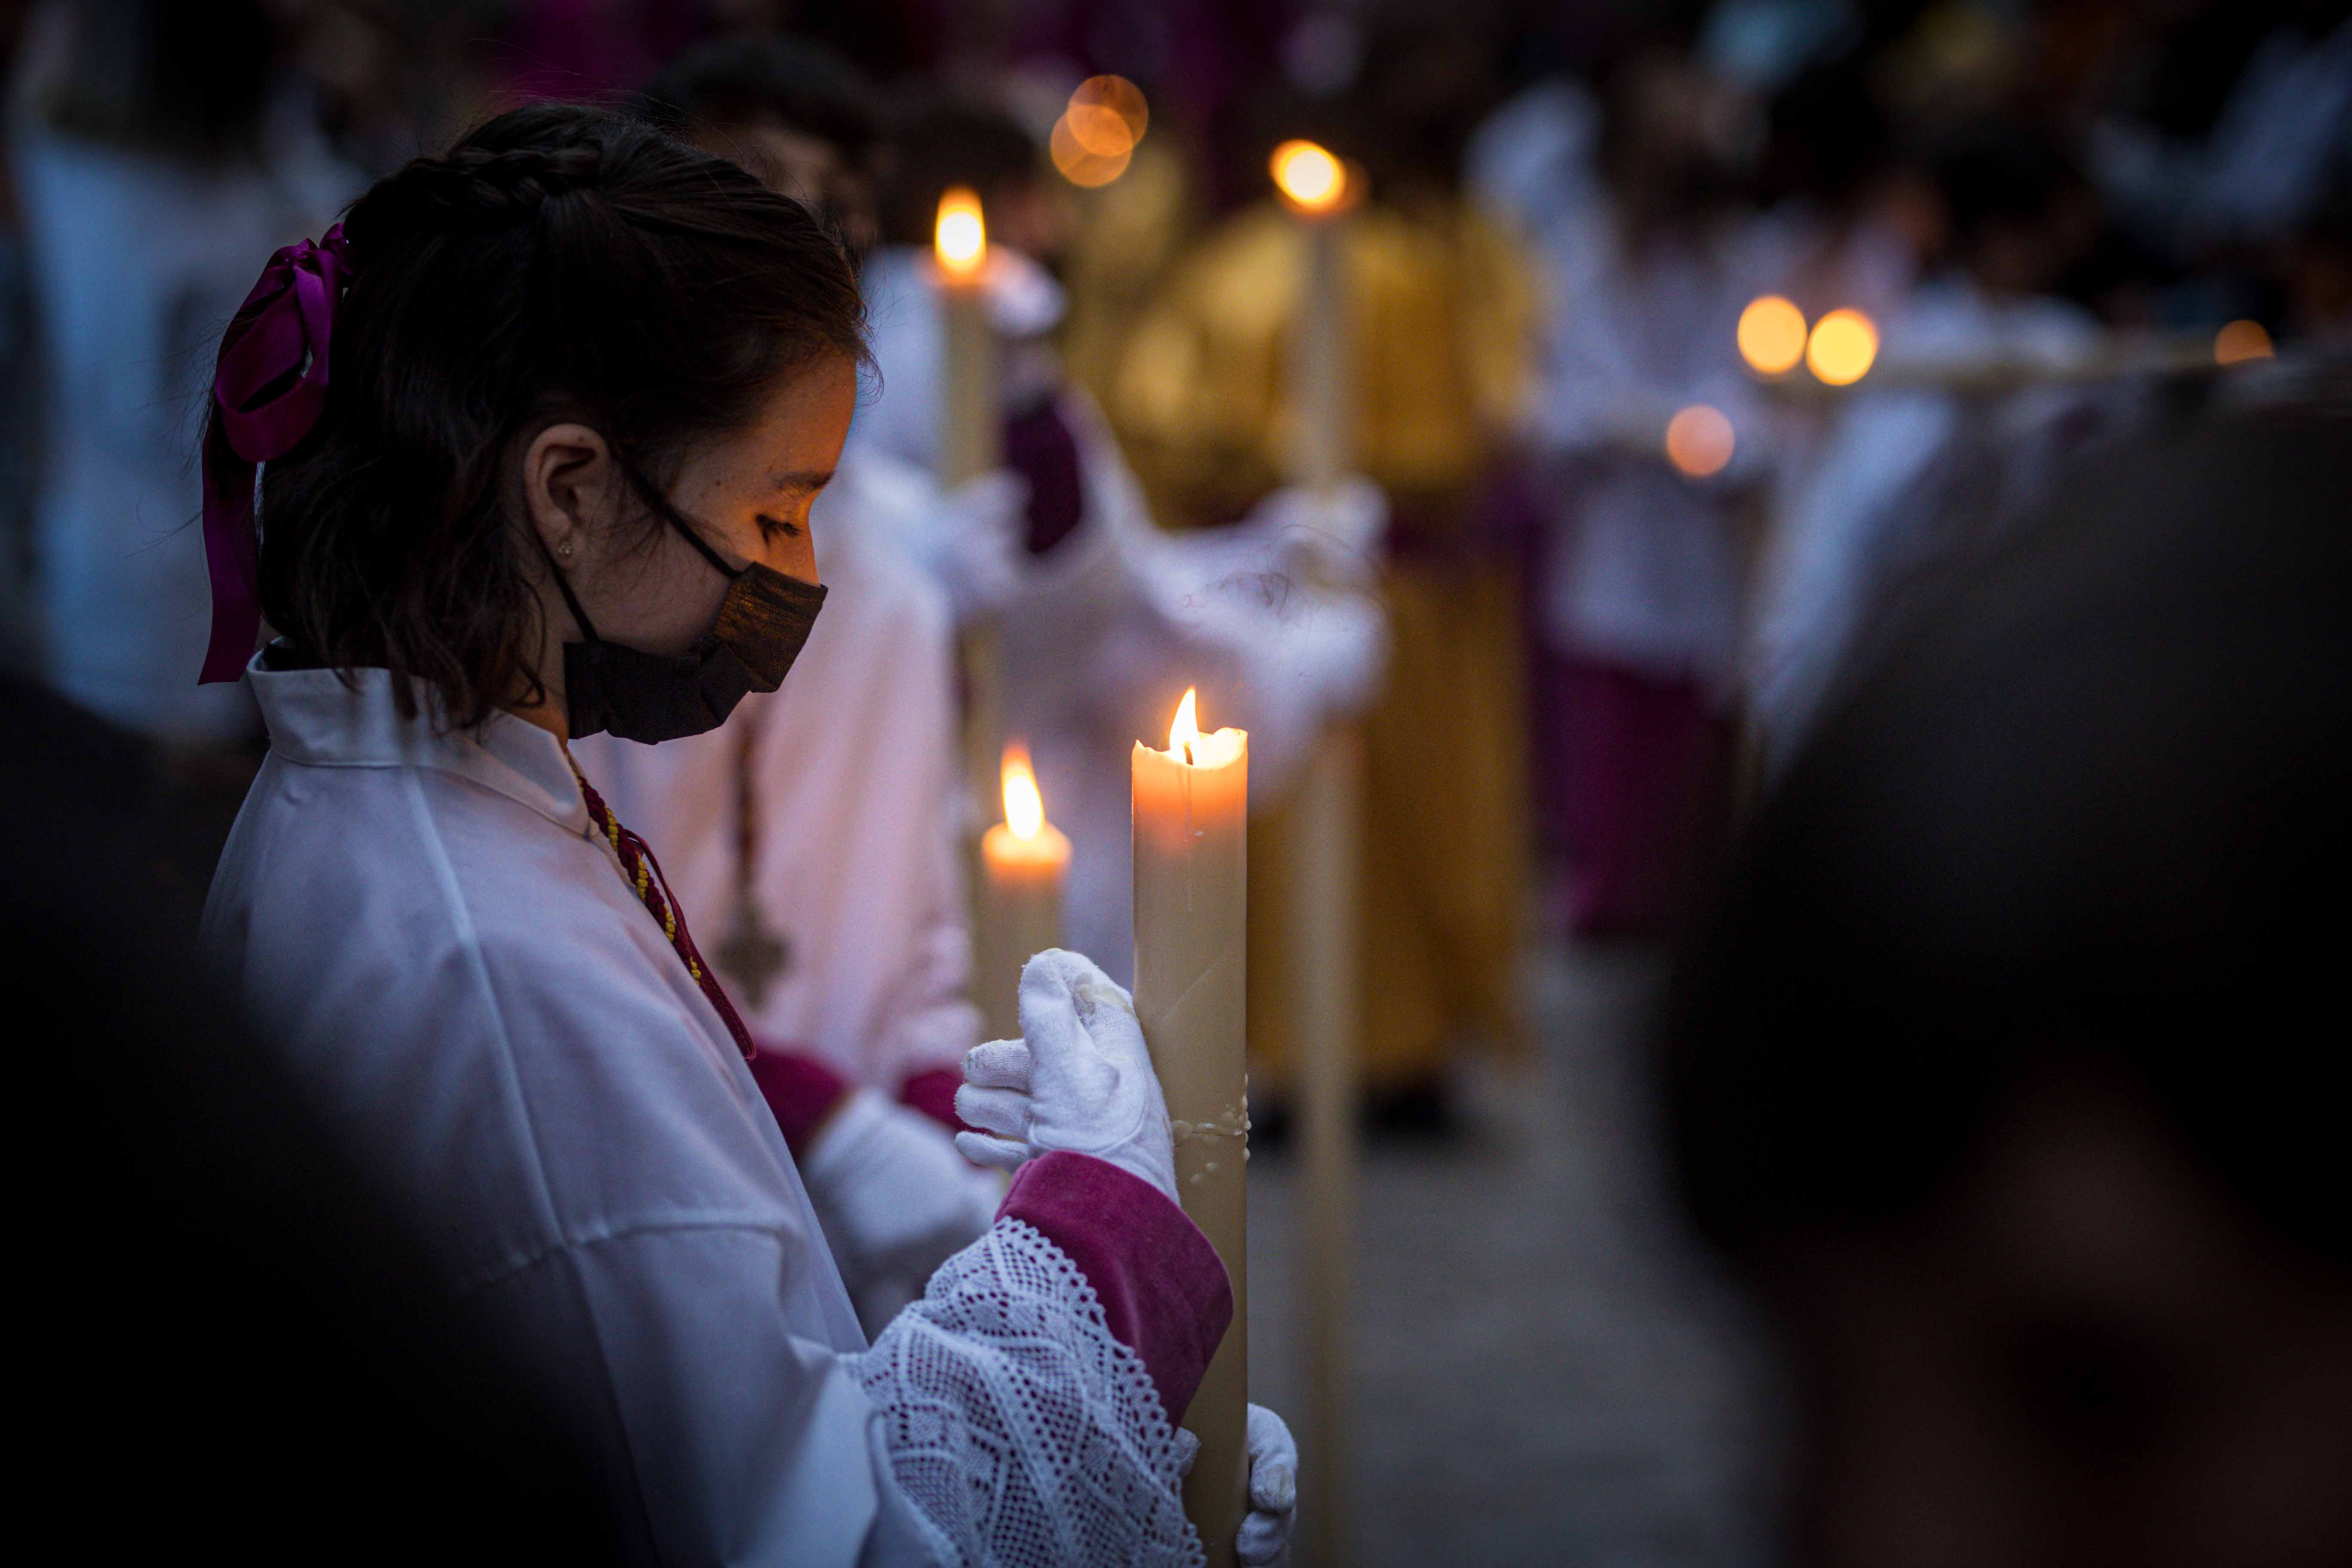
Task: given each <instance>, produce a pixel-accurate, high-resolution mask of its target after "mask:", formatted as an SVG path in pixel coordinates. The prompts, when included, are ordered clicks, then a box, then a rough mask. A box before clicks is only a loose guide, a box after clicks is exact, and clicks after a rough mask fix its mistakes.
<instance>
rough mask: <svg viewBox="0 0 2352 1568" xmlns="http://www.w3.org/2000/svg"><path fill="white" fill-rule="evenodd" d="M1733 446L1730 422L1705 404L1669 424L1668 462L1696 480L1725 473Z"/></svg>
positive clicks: (1684, 411) (1667, 439)
mask: <svg viewBox="0 0 2352 1568" xmlns="http://www.w3.org/2000/svg"><path fill="white" fill-rule="evenodd" d="M1734 444H1735V437H1733V435H1732V430H1731V421H1730V420H1729V419H1727V418H1725V417H1724V415H1723V410H1721V409H1719V408H1710V407H1708V406H1707V405H1706V404H1704V403H1694V404H1692V405H1690V406H1689V407H1688V408H1685V409H1684V410H1682V411H1681V412H1680V413H1678V414H1676V415H1675V416H1674V418H1673V419H1671V420H1669V421H1668V422H1667V424H1666V461H1668V462H1670V463H1672V464H1673V465H1674V466H1675V468H1678V469H1680V470H1681V471H1682V472H1683V473H1685V474H1686V475H1688V476H1689V477H1690V478H1692V479H1706V477H1707V476H1708V475H1709V474H1716V473H1720V472H1722V471H1723V466H1724V465H1725V464H1726V463H1728V462H1729V461H1731V449H1732V447H1733V446H1734Z"/></svg>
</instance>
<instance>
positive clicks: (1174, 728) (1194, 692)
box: [1168, 686, 1201, 760]
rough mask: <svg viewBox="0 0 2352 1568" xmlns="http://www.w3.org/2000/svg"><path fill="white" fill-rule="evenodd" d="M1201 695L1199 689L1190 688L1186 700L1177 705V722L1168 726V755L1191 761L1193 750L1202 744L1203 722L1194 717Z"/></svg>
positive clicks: (1186, 691)
mask: <svg viewBox="0 0 2352 1568" xmlns="http://www.w3.org/2000/svg"><path fill="white" fill-rule="evenodd" d="M1200 695H1201V689H1200V688H1199V687H1197V686H1188V687H1186V688H1185V689H1184V700H1183V701H1181V702H1179V703H1178V704H1176V722H1174V723H1173V724H1171V725H1169V726H1168V754H1169V755H1170V756H1171V757H1183V758H1186V759H1188V760H1189V759H1190V758H1191V756H1192V748H1193V747H1194V746H1196V745H1198V744H1199V743H1200V741H1201V721H1200V720H1199V719H1198V718H1196V717H1195V716H1194V714H1195V712H1196V711H1197V710H1196V709H1195V708H1194V706H1193V705H1194V703H1195V702H1196V701H1197V700H1199V698H1200Z"/></svg>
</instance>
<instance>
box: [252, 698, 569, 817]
mask: <svg viewBox="0 0 2352 1568" xmlns="http://www.w3.org/2000/svg"><path fill="white" fill-rule="evenodd" d="M346 676H348V677H349V679H350V684H349V685H346V684H344V678H345V677H346ZM245 679H246V681H247V684H248V685H249V686H250V687H251V689H252V691H253V696H254V700H256V701H257V702H258V703H260V704H261V717H262V720H263V721H264V722H265V723H267V724H268V726H269V749H270V751H271V752H274V753H275V754H276V755H278V756H279V757H282V758H284V759H285V760H286V761H287V762H289V763H295V764H296V765H298V766H301V767H310V768H401V767H415V768H437V769H439V770H440V771H441V772H443V773H455V774H457V776H458V777H460V778H463V779H469V780H471V781H472V782H473V783H475V784H480V785H481V786H482V787H483V788H485V789H488V790H493V791H496V792H497V793H498V794H499V795H505V796H506V797H507V798H508V799H509V800H513V801H517V802H519V803H520V804H521V805H527V806H529V807H530V809H531V810H533V811H535V812H538V813H539V814H540V815H541V816H544V817H546V818H548V819H549V820H550V821H551V822H554V823H556V824H557V825H558V826H562V827H563V828H565V829H566V830H568V831H570V832H572V833H578V834H583V835H584V834H586V833H587V832H588V830H589V828H588V803H587V801H586V800H585V799H583V797H582V795H581V794H580V784H579V781H578V780H577V779H576V778H575V777H574V776H573V774H572V759H571V756H570V754H569V753H568V752H565V751H564V749H563V742H561V741H559V740H557V739H556V738H555V737H554V735H552V734H551V733H550V732H549V731H545V730H542V729H541V728H540V727H539V726H538V725H536V724H533V723H530V721H526V720H522V719H518V718H516V717H515V716H514V715H513V714H511V713H493V714H491V715H490V720H489V722H488V723H487V724H484V725H483V726H482V727H481V730H480V731H478V732H477V731H471V730H454V729H448V728H446V727H445V726H444V725H443V723H442V721H441V704H440V702H439V700H438V694H437V693H436V691H435V690H434V689H433V688H431V687H429V686H426V685H424V684H423V683H419V684H418V686H417V688H416V689H417V693H418V697H419V700H418V702H417V704H416V712H415V715H414V716H412V717H409V718H403V717H402V716H401V712H400V709H399V706H398V705H397V704H396V703H395V702H394V700H393V689H392V671H390V670H388V669H353V670H348V671H344V672H342V673H341V674H338V673H337V672H336V671H334V670H331V669H284V670H273V669H267V668H263V666H262V661H261V658H260V657H259V656H256V657H255V658H254V661H253V662H252V663H251V664H250V665H248V666H247V667H246V674H245Z"/></svg>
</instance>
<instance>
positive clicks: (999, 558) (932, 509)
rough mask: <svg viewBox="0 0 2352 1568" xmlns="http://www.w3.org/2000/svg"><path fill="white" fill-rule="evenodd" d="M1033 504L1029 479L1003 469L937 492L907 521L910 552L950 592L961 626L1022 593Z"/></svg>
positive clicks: (904, 533) (904, 536)
mask: <svg viewBox="0 0 2352 1568" xmlns="http://www.w3.org/2000/svg"><path fill="white" fill-rule="evenodd" d="M1028 505H1029V483H1028V481H1027V480H1025V479H1023V478H1022V477H1021V476H1020V475H1018V474H1015V473H1013V472H1012V471H1010V470H1009V469H1003V468H999V469H997V470H996V471H994V472H992V473H986V474H982V475H981V476H980V477H979V478H978V479H970V480H967V481H965V482H964V483H963V484H961V485H959V486H957V487H956V488H955V489H951V490H945V491H940V490H934V491H933V492H932V493H931V497H930V499H929V503H928V504H927V505H925V506H924V507H923V508H922V509H921V510H920V511H919V512H918V513H916V514H914V515H913V516H911V517H909V518H908V520H907V521H906V523H905V525H904V528H903V531H902V533H901V538H902V540H903V542H905V544H906V546H907V549H908V553H909V554H911V555H913V556H914V557H915V559H916V561H917V562H918V563H919V564H920V565H921V566H922V568H923V570H924V571H925V572H927V573H929V574H930V576H931V577H932V578H933V579H934V580H936V581H937V582H938V583H939V584H940V586H941V587H942V588H944V589H946V590H947V595H948V600H949V603H950V605H952V606H953V608H954V611H955V617H956V620H957V622H958V624H960V625H961V624H962V623H964V622H967V621H970V620H971V619H973V618H974V617H976V616H982V615H986V614H987V613H988V612H989V611H991V610H994V609H997V608H999V607H1000V606H1002V605H1004V604H1006V603H1007V602H1008V601H1010V600H1011V599H1012V597H1013V595H1014V594H1015V593H1016V592H1018V591H1019V589H1020V586H1021V561H1022V555H1023V550H1022V542H1021V541H1022V535H1023V530H1024V526H1025V524H1024V521H1023V520H1024V515H1025V513H1026V510H1027V508H1028Z"/></svg>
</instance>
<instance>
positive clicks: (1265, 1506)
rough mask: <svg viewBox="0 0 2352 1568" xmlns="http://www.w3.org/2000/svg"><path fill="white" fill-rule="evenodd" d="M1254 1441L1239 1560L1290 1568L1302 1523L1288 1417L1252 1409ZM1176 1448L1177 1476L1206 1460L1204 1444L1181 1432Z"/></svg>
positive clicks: (1254, 1567) (1237, 1541)
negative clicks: (1294, 1530)
mask: <svg viewBox="0 0 2352 1568" xmlns="http://www.w3.org/2000/svg"><path fill="white" fill-rule="evenodd" d="M1248 1436H1249V1511H1248V1512H1247V1513H1245V1514H1244V1515H1242V1527H1241V1531H1240V1532H1239V1533H1238V1534H1236V1535H1235V1536H1234V1555H1235V1556H1236V1557H1238V1558H1240V1559H1241V1562H1242V1565H1243V1568H1284V1565H1285V1564H1286V1563H1289V1561H1290V1531H1291V1526H1293V1525H1294V1524H1296V1523H1297V1521H1298V1445H1297V1443H1295V1442H1293V1441H1291V1437H1290V1428H1289V1427H1288V1426H1285V1425H1283V1420H1282V1417H1281V1416H1279V1415H1276V1414H1275V1413H1274V1412H1273V1411H1271V1410H1268V1409H1267V1408H1266V1407H1265V1405H1251V1406H1250V1407H1249V1431H1248ZM1176 1442H1177V1445H1178V1447H1179V1450H1180V1457H1179V1458H1178V1459H1177V1461H1176V1473H1177V1474H1178V1475H1180V1476H1189V1475H1191V1474H1192V1461H1193V1460H1195V1459H1197V1458H1200V1457H1201V1440H1200V1439H1199V1438H1198V1437H1195V1436H1192V1433H1190V1432H1187V1431H1186V1430H1184V1428H1182V1427H1181V1426H1179V1427H1178V1428H1176Z"/></svg>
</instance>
